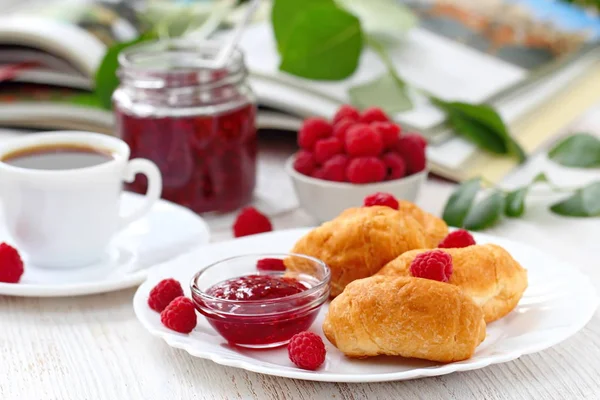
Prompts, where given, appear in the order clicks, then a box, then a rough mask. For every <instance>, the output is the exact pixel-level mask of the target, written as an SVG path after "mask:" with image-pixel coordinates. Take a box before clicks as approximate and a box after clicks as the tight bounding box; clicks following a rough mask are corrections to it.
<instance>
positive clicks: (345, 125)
mask: <svg viewBox="0 0 600 400" xmlns="http://www.w3.org/2000/svg"><path fill="white" fill-rule="evenodd" d="M354 125H356V122H355V121H353V120H351V119H348V118H344V119H342V120H341V121H339V122H338V123H336V124H335V125H334V126H333V136H335V137H336V138H338V139H340V140H341V141H342V142H344V141H345V140H346V132H348V129H350V127H352V126H354Z"/></svg>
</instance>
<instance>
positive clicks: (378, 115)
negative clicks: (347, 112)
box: [358, 107, 390, 124]
mask: <svg viewBox="0 0 600 400" xmlns="http://www.w3.org/2000/svg"><path fill="white" fill-rule="evenodd" d="M358 120H359V121H360V122H364V123H365V124H370V123H371V122H375V121H381V122H389V120H390V119H389V118H388V116H387V115H386V114H385V113H384V112H383V110H381V108H378V107H369V108H367V109H366V110H364V111H363V112H362V114H360V118H359V119H358Z"/></svg>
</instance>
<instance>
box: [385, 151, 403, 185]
mask: <svg viewBox="0 0 600 400" xmlns="http://www.w3.org/2000/svg"><path fill="white" fill-rule="evenodd" d="M381 159H382V160H383V162H384V163H385V166H386V167H387V174H386V176H385V179H386V180H388V181H389V180H392V179H400V178H403V177H404V176H405V175H406V163H405V162H404V160H403V159H402V157H400V156H399V155H398V154H396V153H391V152H390V153H385V154H384V155H383V157H381Z"/></svg>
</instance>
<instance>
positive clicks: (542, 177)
mask: <svg viewBox="0 0 600 400" xmlns="http://www.w3.org/2000/svg"><path fill="white" fill-rule="evenodd" d="M546 182H550V179H548V176H547V175H546V174H545V173H543V172H540V173H539V174H537V175H536V176H535V177H534V178H533V180H532V181H531V183H546Z"/></svg>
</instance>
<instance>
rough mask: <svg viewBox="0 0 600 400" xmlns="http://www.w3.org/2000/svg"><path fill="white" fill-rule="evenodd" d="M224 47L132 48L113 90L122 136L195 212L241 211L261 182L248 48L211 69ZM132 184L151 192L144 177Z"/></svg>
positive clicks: (170, 196)
mask: <svg viewBox="0 0 600 400" xmlns="http://www.w3.org/2000/svg"><path fill="white" fill-rule="evenodd" d="M218 49H219V45H218V44H217V43H214V42H190V41H184V40H171V41H158V42H151V43H148V44H143V45H137V46H132V47H131V48H129V49H127V50H125V51H123V52H122V53H121V54H120V55H119V65H120V68H119V71H118V74H119V78H120V82H121V84H120V86H119V87H118V88H117V90H116V91H115V93H114V94H113V106H114V110H115V120H116V121H115V128H116V133H117V135H118V136H119V137H120V138H121V139H123V140H124V141H125V142H127V144H128V145H129V146H130V148H131V157H132V158H138V157H139V158H147V159H149V160H152V161H153V162H154V163H155V164H156V165H157V166H158V167H159V169H160V171H161V174H162V178H163V192H162V197H163V198H164V199H167V200H170V201H172V202H175V203H178V204H180V205H183V206H185V207H188V208H190V209H191V210H192V211H195V212H196V213H204V212H211V211H216V212H228V211H233V210H235V209H238V208H240V207H241V206H243V205H245V204H247V203H249V202H250V200H251V198H252V193H253V191H254V187H255V184H256V152H257V138H256V127H255V115H256V99H255V96H254V94H253V93H252V91H251V89H250V87H249V86H248V85H247V82H246V76H247V70H246V66H245V64H244V58H243V55H242V53H241V52H239V51H234V53H233V55H232V56H231V58H230V59H229V60H228V62H227V64H226V65H225V66H224V67H223V68H222V69H218V70H215V69H210V68H207V66H206V60H208V59H212V58H213V57H214V56H215V54H216V53H217V51H218ZM203 61H204V63H203ZM127 189H128V190H131V191H134V192H137V193H145V192H146V189H147V182H146V179H145V177H143V176H141V175H138V176H137V177H136V179H135V180H134V181H133V182H132V183H129V184H128V185H127Z"/></svg>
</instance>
